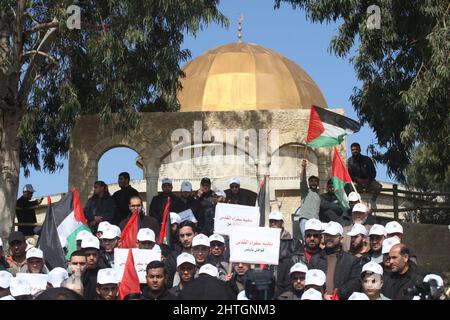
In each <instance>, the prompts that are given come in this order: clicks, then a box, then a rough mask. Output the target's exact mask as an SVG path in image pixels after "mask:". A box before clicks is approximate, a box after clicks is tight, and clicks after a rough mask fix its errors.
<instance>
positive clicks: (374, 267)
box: [361, 261, 390, 300]
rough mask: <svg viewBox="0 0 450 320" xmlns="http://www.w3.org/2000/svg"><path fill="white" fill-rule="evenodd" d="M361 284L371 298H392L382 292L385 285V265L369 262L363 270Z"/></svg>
mask: <svg viewBox="0 0 450 320" xmlns="http://www.w3.org/2000/svg"><path fill="white" fill-rule="evenodd" d="M361 286H362V289H363V292H364V293H365V294H366V295H367V297H368V298H369V299H370V300H390V299H389V298H387V297H386V296H384V295H383V294H382V293H381V288H382V287H383V267H382V266H381V265H380V264H378V263H376V262H373V261H371V262H368V263H366V264H365V265H363V267H362V270H361Z"/></svg>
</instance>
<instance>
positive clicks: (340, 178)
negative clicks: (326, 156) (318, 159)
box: [331, 147, 352, 210]
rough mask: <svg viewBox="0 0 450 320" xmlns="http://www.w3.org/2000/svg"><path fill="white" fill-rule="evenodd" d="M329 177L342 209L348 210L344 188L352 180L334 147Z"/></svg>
mask: <svg viewBox="0 0 450 320" xmlns="http://www.w3.org/2000/svg"><path fill="white" fill-rule="evenodd" d="M331 176H332V180H333V187H334V194H335V195H336V198H337V199H338V201H339V204H340V205H341V207H342V209H343V210H348V209H349V208H350V206H349V205H348V199H347V194H346V193H345V190H344V187H345V185H346V184H347V183H351V182H352V178H350V174H349V173H348V170H347V167H346V166H345V164H344V162H343V161H342V159H341V157H340V155H339V151H338V149H337V148H336V147H334V154H333V163H332V170H331Z"/></svg>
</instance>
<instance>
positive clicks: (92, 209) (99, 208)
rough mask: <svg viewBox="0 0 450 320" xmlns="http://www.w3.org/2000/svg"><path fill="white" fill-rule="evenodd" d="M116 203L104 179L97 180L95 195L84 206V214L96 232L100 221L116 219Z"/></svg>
mask: <svg viewBox="0 0 450 320" xmlns="http://www.w3.org/2000/svg"><path fill="white" fill-rule="evenodd" d="M115 211H116V205H115V203H114V199H113V197H111V195H110V194H109V191H108V186H107V185H106V183H105V182H103V181H95V183H94V195H93V196H92V197H90V198H89V200H88V201H87V202H86V205H85V207H84V215H85V216H86V219H87V220H88V222H89V226H90V227H91V230H93V232H94V233H95V232H96V230H97V227H98V225H99V223H100V222H102V221H108V222H111V221H113V220H114V214H115Z"/></svg>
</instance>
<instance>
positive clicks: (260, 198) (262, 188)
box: [256, 176, 269, 227]
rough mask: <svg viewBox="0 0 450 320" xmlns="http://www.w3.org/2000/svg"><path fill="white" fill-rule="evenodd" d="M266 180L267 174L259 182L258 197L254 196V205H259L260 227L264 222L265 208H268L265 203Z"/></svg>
mask: <svg viewBox="0 0 450 320" xmlns="http://www.w3.org/2000/svg"><path fill="white" fill-rule="evenodd" d="M266 181H267V176H264V178H263V179H262V180H261V183H260V184H259V191H258V197H257V198H256V206H257V207H259V226H260V227H264V224H265V222H266V208H268V206H267V205H266V200H269V199H268V198H267V196H266ZM266 198H267V199H266Z"/></svg>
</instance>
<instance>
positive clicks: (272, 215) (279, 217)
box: [269, 211, 284, 221]
mask: <svg viewBox="0 0 450 320" xmlns="http://www.w3.org/2000/svg"><path fill="white" fill-rule="evenodd" d="M269 220H278V221H280V220H281V221H284V219H283V214H282V213H281V212H280V211H272V212H271V213H270V214H269Z"/></svg>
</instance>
